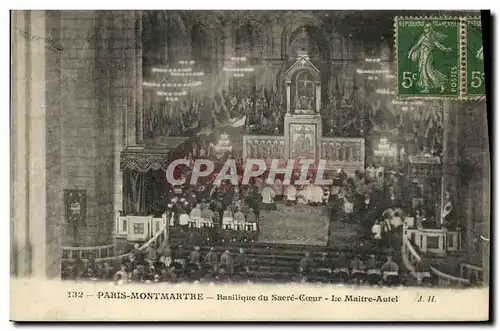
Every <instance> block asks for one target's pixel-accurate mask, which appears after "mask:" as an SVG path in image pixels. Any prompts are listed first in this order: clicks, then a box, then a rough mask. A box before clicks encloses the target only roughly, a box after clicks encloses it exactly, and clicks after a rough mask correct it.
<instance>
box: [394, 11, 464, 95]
mask: <svg viewBox="0 0 500 331" xmlns="http://www.w3.org/2000/svg"><path fill="white" fill-rule="evenodd" d="M395 43H396V44H395V48H396V61H395V62H396V72H397V74H396V78H397V79H396V84H397V86H396V91H397V95H398V96H399V97H403V98H415V97H417V98H443V99H445V98H451V99H458V98H459V96H460V72H459V71H460V20H459V18H456V17H410V18H407V17H397V18H396V19H395Z"/></svg>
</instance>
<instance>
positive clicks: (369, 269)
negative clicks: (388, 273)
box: [366, 254, 382, 285]
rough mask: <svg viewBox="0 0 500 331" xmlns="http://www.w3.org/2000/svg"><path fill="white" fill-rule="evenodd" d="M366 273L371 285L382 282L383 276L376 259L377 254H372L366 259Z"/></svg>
mask: <svg viewBox="0 0 500 331" xmlns="http://www.w3.org/2000/svg"><path fill="white" fill-rule="evenodd" d="M366 273H367V281H368V283H369V284H370V285H375V284H377V283H378V282H380V280H381V278H382V272H381V271H380V268H379V266H378V264H377V261H376V260H375V255H373V254H371V255H370V256H369V257H368V260H367V261H366Z"/></svg>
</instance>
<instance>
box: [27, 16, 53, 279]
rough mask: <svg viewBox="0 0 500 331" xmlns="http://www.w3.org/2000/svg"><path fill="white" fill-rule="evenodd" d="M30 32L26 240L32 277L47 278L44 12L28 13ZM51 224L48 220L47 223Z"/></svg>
mask: <svg viewBox="0 0 500 331" xmlns="http://www.w3.org/2000/svg"><path fill="white" fill-rule="evenodd" d="M30 16H31V17H30V22H29V24H30V30H31V33H36V35H37V38H33V39H32V40H31V41H30V45H31V47H30V49H29V51H28V56H29V57H30V58H31V63H30V68H29V73H28V75H29V77H30V85H29V90H30V94H31V95H30V97H29V100H30V107H29V109H28V112H29V115H28V116H29V126H28V130H29V133H28V135H29V138H28V144H29V165H28V169H29V170H28V172H29V182H30V185H29V195H30V202H29V220H30V226H29V237H30V239H29V240H30V242H31V248H32V251H31V252H32V267H33V270H32V271H33V272H32V276H33V277H43V278H45V277H46V276H47V267H48V266H47V264H46V260H47V256H46V253H47V240H46V231H47V221H48V220H47V218H46V215H47V209H46V208H47V202H46V199H47V197H46V191H45V190H46V186H45V185H46V169H47V168H46V163H45V161H46V155H45V152H46V144H45V142H46V137H45V135H46V124H45V114H46V106H45V38H46V36H45V11H38V10H35V11H31V12H30ZM50 221H52V220H50Z"/></svg>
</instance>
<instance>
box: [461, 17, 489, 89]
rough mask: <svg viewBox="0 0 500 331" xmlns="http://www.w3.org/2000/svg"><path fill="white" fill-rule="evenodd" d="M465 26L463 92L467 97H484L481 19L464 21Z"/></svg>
mask: <svg viewBox="0 0 500 331" xmlns="http://www.w3.org/2000/svg"><path fill="white" fill-rule="evenodd" d="M465 25H466V28H465V32H466V35H465V47H466V49H465V52H464V56H465V68H464V69H465V74H466V84H465V92H466V93H467V97H480V96H484V95H485V80H484V55H483V39H482V29H481V19H480V18H469V19H466V20H465Z"/></svg>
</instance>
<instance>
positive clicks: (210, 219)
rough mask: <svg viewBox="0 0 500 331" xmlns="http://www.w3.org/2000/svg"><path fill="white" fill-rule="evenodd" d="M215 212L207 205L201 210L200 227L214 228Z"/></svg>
mask: <svg viewBox="0 0 500 331" xmlns="http://www.w3.org/2000/svg"><path fill="white" fill-rule="evenodd" d="M214 216H215V215H214V212H213V211H212V210H211V209H210V208H209V206H207V205H205V207H204V208H203V209H202V210H201V218H200V226H201V227H213V226H214Z"/></svg>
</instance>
